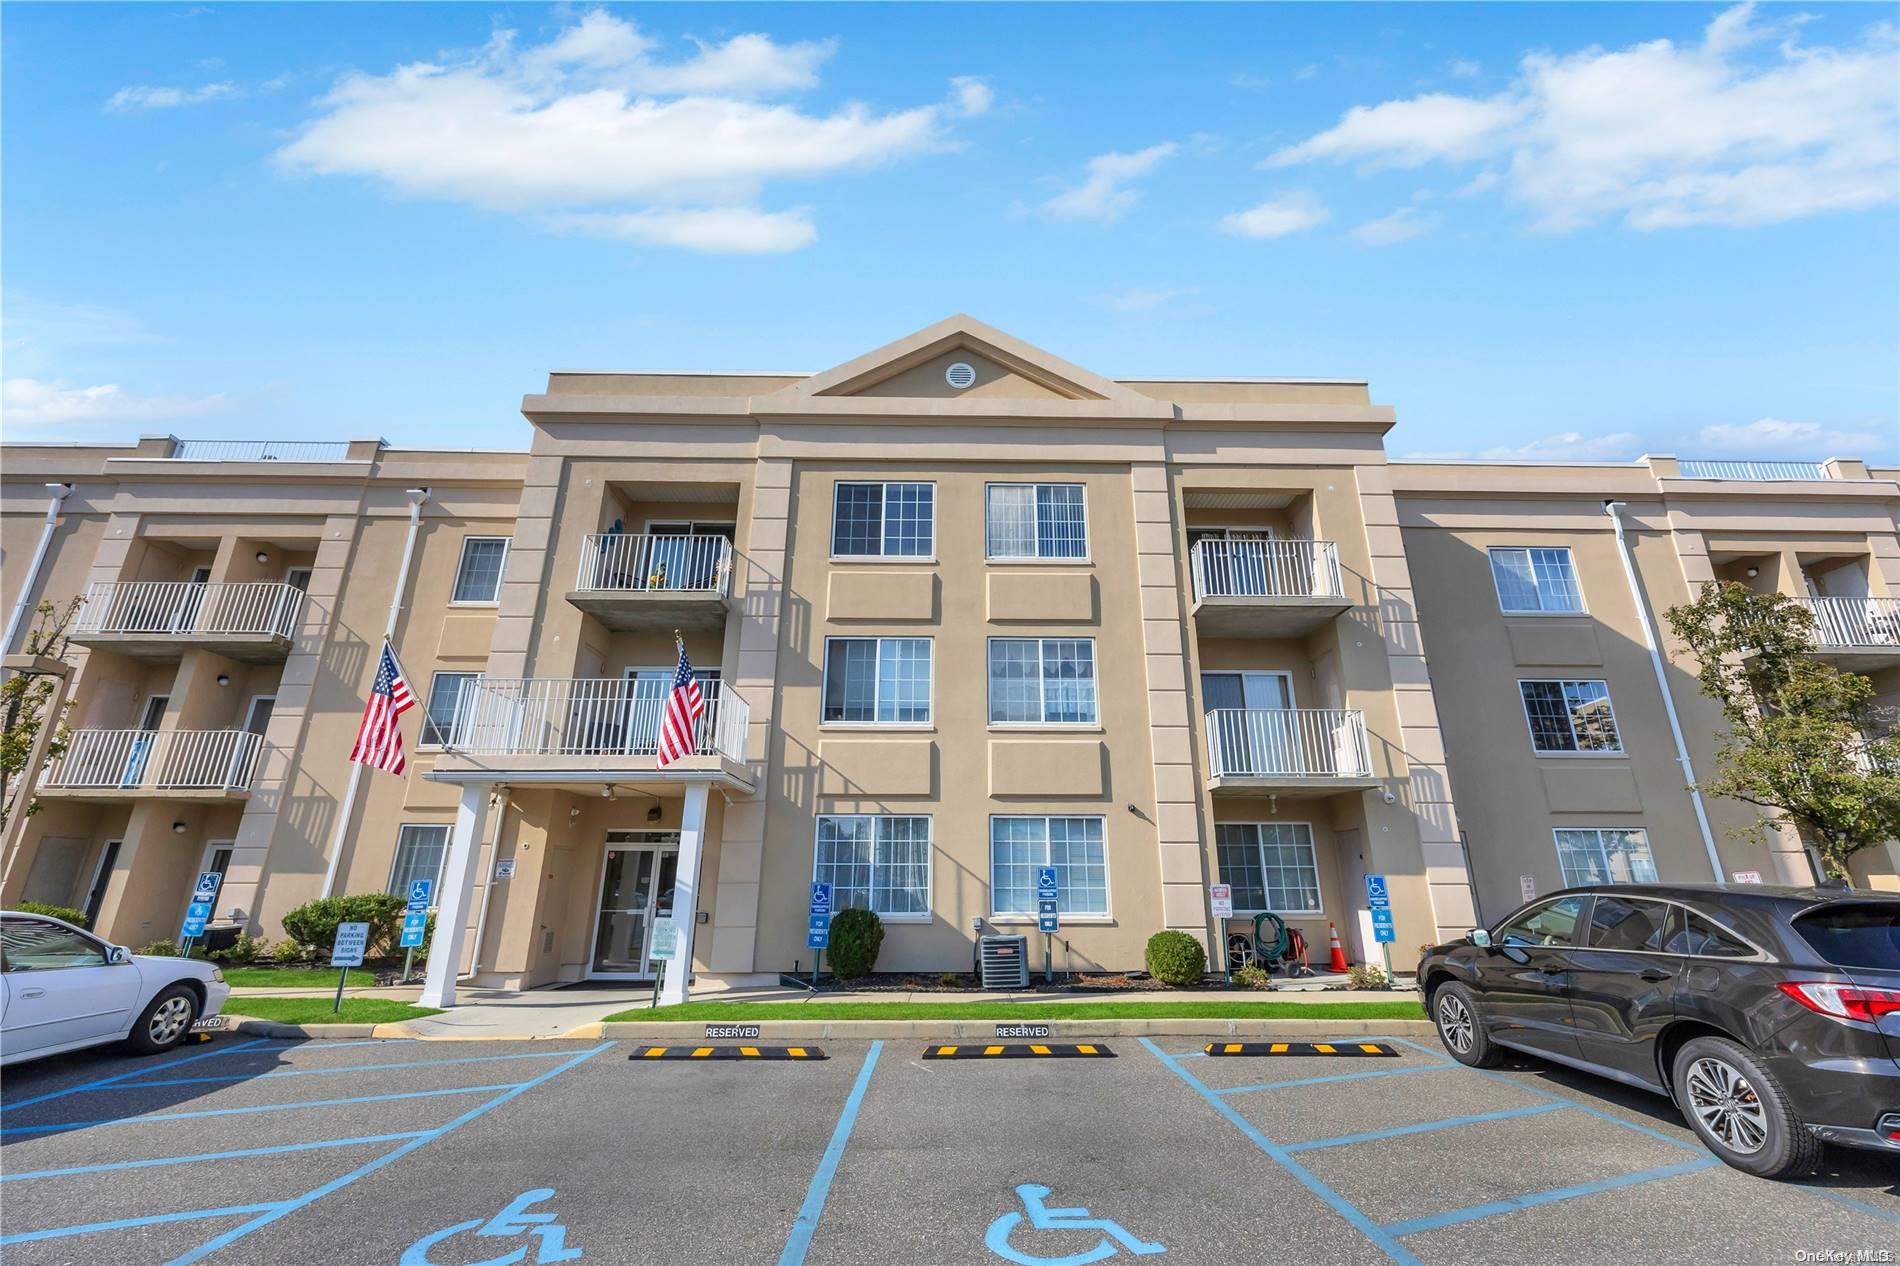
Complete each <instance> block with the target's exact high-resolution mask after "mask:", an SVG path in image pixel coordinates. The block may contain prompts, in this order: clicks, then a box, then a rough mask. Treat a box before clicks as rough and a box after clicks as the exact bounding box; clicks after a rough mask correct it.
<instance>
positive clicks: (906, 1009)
mask: <svg viewBox="0 0 1900 1266" xmlns="http://www.w3.org/2000/svg"><path fill="white" fill-rule="evenodd" d="M1424 1018H1425V1008H1424V1007H1422V1006H1420V1005H1419V1004H1418V1003H1416V1002H688V1003H683V1004H681V1005H679V1006H674V1007H659V1008H656V1009H654V1010H651V1011H648V1010H636V1011H619V1012H615V1013H614V1014H613V1015H610V1016H608V1017H607V1021H608V1022H609V1023H613V1022H616V1021H633V1022H635V1023H639V1022H642V1021H658V1020H758V1021H761V1022H763V1021H766V1020H819V1021H823V1020H1423V1019H1424Z"/></svg>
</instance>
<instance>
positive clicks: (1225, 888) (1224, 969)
mask: <svg viewBox="0 0 1900 1266" xmlns="http://www.w3.org/2000/svg"><path fill="white" fill-rule="evenodd" d="M1207 905H1208V909H1209V910H1211V911H1212V912H1213V914H1214V944H1215V945H1217V946H1219V947H1220V982H1221V984H1223V985H1232V984H1233V983H1234V981H1233V967H1234V965H1233V963H1232V962H1231V961H1230V960H1229V957H1228V953H1227V920H1229V919H1231V918H1233V917H1234V886H1233V885H1232V884H1209V885H1208V886H1207Z"/></svg>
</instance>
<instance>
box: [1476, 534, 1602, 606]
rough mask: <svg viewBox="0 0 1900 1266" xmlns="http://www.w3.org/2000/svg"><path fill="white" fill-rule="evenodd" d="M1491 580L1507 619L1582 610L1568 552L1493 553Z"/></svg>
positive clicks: (1580, 594)
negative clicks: (1533, 613)
mask: <svg viewBox="0 0 1900 1266" xmlns="http://www.w3.org/2000/svg"><path fill="white" fill-rule="evenodd" d="M1491 580H1492V582H1493V583H1494V584H1496V585H1497V590H1498V609H1499V610H1501V611H1503V612H1504V613H1505V614H1506V615H1523V614H1527V613H1530V612H1537V611H1556V612H1566V611H1571V612H1575V611H1582V610H1583V588H1582V586H1580V585H1579V584H1578V583H1577V568H1576V564H1575V563H1574V562H1573V561H1572V560H1571V557H1570V551H1569V549H1567V548H1563V547H1559V548H1555V549H1539V548H1531V549H1493V550H1492V551H1491Z"/></svg>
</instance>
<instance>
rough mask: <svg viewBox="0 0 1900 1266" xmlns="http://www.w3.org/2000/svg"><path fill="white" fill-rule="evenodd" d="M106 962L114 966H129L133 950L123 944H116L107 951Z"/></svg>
mask: <svg viewBox="0 0 1900 1266" xmlns="http://www.w3.org/2000/svg"><path fill="white" fill-rule="evenodd" d="M106 962H107V963H109V964H111V965H112V966H114V967H127V966H130V965H131V962H132V951H131V950H129V949H127V948H126V947H125V946H123V945H114V946H113V947H112V948H111V949H109V950H107V951H106Z"/></svg>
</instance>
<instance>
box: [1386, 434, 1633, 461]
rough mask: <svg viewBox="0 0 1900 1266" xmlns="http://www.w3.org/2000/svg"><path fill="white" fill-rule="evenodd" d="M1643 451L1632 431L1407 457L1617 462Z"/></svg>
mask: <svg viewBox="0 0 1900 1266" xmlns="http://www.w3.org/2000/svg"><path fill="white" fill-rule="evenodd" d="M1641 451H1642V448H1641V441H1639V440H1638V439H1637V438H1636V436H1635V434H1634V433H1632V432H1629V431H1617V432H1613V433H1612V434H1609V435H1585V434H1584V433H1583V432H1581V431H1558V432H1556V433H1555V434H1553V435H1546V436H1543V437H1542V438H1541V439H1535V440H1531V441H1529V442H1528V443H1525V444H1517V445H1510V444H1499V445H1494V446H1492V447H1490V448H1483V449H1477V450H1475V451H1474V450H1470V449H1460V450H1445V451H1439V452H1428V453H1407V454H1406V456H1407V457H1415V458H1427V459H1430V458H1438V459H1444V460H1447V461H1456V460H1466V461H1468V460H1470V459H1472V458H1474V457H1475V458H1478V459H1479V460H1481V461H1494V462H1509V461H1517V462H1566V461H1567V462H1613V461H1627V460H1633V459H1634V458H1636V457H1637V456H1638V455H1639V454H1640V453H1641Z"/></svg>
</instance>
